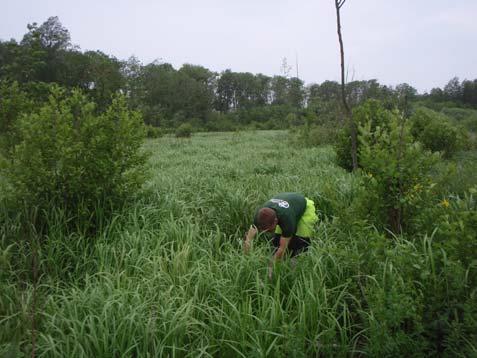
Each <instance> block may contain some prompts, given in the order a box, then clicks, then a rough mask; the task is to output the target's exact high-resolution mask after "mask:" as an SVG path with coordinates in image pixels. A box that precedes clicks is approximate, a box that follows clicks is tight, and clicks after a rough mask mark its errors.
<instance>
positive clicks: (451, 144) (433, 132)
mask: <svg viewBox="0 0 477 358" xmlns="http://www.w3.org/2000/svg"><path fill="white" fill-rule="evenodd" d="M411 123H412V126H411V133H412V135H413V137H414V138H415V139H416V140H418V141H419V142H421V143H422V144H423V145H424V147H425V148H426V149H429V150H431V151H433V152H441V153H443V155H444V156H445V157H451V156H452V155H453V154H454V153H455V152H456V151H457V150H458V149H459V145H458V143H459V137H458V131H457V128H455V127H454V126H453V125H452V124H451V123H450V121H449V119H448V118H447V117H446V116H445V115H443V114H440V113H437V112H434V111H432V110H430V109H427V108H419V109H417V110H416V111H415V113H414V114H413V115H412V117H411Z"/></svg>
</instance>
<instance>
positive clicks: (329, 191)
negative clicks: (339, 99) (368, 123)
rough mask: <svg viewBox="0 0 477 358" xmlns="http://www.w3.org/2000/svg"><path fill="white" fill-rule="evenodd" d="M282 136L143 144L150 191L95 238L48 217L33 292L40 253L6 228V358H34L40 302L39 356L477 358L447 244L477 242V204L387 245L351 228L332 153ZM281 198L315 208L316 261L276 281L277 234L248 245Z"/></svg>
mask: <svg viewBox="0 0 477 358" xmlns="http://www.w3.org/2000/svg"><path fill="white" fill-rule="evenodd" d="M393 122H394V119H392V120H391V123H390V128H393V127H394V124H393ZM285 136H286V133H285V132H282V131H280V132H279V131H261V132H244V131H241V132H234V133H226V134H224V133H197V134H196V135H194V136H193V137H192V138H191V139H190V141H189V142H188V145H186V146H185V145H182V143H180V141H178V140H176V139H175V138H171V137H169V136H164V137H162V138H159V139H157V140H150V141H146V142H145V144H144V147H145V148H144V149H145V150H146V151H148V152H151V153H154V155H153V156H152V157H151V158H150V166H151V168H153V175H152V177H151V178H150V180H149V181H148V182H147V183H146V185H145V191H144V192H143V194H142V195H140V196H139V197H137V198H136V199H135V200H133V201H131V203H130V205H129V206H128V207H127V208H124V210H123V211H121V212H118V213H115V214H114V216H113V219H112V220H108V222H107V224H106V225H105V226H104V229H103V230H102V231H101V232H99V233H98V235H97V238H96V240H94V241H91V240H88V237H86V236H84V235H82V234H81V233H75V234H67V233H65V230H63V229H62V227H63V226H64V221H63V220H62V219H61V215H60V214H61V213H58V216H57V217H55V218H53V219H52V222H51V224H52V225H51V227H52V229H51V230H50V231H49V233H48V234H47V235H46V236H45V240H44V241H43V243H42V244H43V245H42V249H41V250H40V251H39V252H38V257H37V262H38V267H39V276H38V280H39V282H38V285H37V287H36V291H35V294H33V292H34V290H33V286H32V285H31V282H32V278H31V274H30V267H31V263H32V261H31V260H30V261H29V260H26V257H28V256H27V253H28V252H29V250H28V249H29V247H28V246H27V245H25V247H24V251H21V252H23V255H18V254H17V252H18V251H19V249H18V247H19V246H20V245H22V244H25V240H20V239H18V240H16V241H14V244H13V245H11V242H6V240H5V238H6V237H7V235H6V234H8V235H11V234H9V233H11V232H15V231H16V232H17V234H18V238H22V237H23V236H22V235H24V232H23V230H22V229H23V228H24V227H23V226H22V225H21V224H20V223H19V222H18V221H16V220H15V219H14V218H12V219H11V220H10V221H9V222H7V223H6V225H2V226H0V315H1V316H2V325H3V326H2V327H5V329H2V330H0V354H1V355H5V354H9V353H11V352H14V353H13V354H16V353H17V352H18V355H25V356H26V355H28V356H30V355H32V351H33V349H32V345H31V342H32V331H31V329H30V327H31V320H32V317H33V315H32V312H34V310H33V306H34V304H33V303H34V302H35V301H34V300H33V297H36V302H35V304H36V306H35V307H41V310H40V309H38V310H37V314H36V316H35V319H36V326H37V327H38V330H37V335H36V344H35V355H37V356H49V357H63V356H78V355H80V356H81V355H85V356H108V355H118V356H123V355H126V356H127V355H135V356H147V355H150V356H174V355H175V356H200V355H208V356H218V357H234V356H241V355H244V356H251V357H254V356H277V357H280V356H284V355H286V356H292V357H293V356H296V357H316V356H318V357H319V356H326V357H327V356H331V357H334V356H339V357H341V356H370V357H381V356H383V357H384V356H392V357H394V356H473V355H475V352H476V347H475V343H474V342H475V341H476V338H477V337H476V332H477V311H476V307H475V287H476V283H475V277H477V276H476V271H475V270H476V267H475V265H474V266H472V262H471V261H472V257H471V255H470V254H469V256H468V257H467V258H466V261H459V260H458V259H456V258H457V256H456V253H457V251H453V252H452V253H451V252H450V251H449V252H448V251H447V250H454V247H450V246H443V245H441V244H440V243H441V242H445V241H446V235H448V234H447V233H448V232H452V235H453V237H454V238H456V239H457V238H458V236H459V235H462V234H464V235H465V236H466V237H467V236H469V237H470V236H472V234H473V231H472V230H474V228H473V227H474V223H473V218H472V212H475V204H472V201H470V199H469V198H468V197H467V198H462V199H459V198H452V199H451V198H448V199H449V206H448V207H447V208H445V207H444V206H443V205H439V204H438V205H434V204H433V205H432V210H434V214H439V215H440V214H441V213H442V214H443V215H446V213H447V214H448V215H449V219H448V221H449V224H450V225H451V227H449V228H446V227H444V226H442V229H443V230H442V231H436V233H435V234H434V236H432V235H431V233H432V232H433V231H434V229H435V228H436V227H437V226H439V229H438V230H440V227H441V226H440V223H441V221H440V220H439V222H438V220H434V221H429V222H428V223H426V224H425V225H427V228H426V229H425V230H424V228H423V230H422V232H419V233H415V234H414V235H413V236H412V237H409V238H408V239H406V238H405V237H401V236H397V237H395V238H394V239H393V240H390V239H389V236H387V235H386V233H384V232H381V231H379V230H378V229H377V228H376V227H373V226H371V225H369V223H365V222H363V221H362V220H360V218H359V217H357V216H356V215H354V221H355V223H354V224H353V225H349V226H346V227H345V226H343V225H342V222H341V219H342V217H343V216H345V215H347V214H348V213H350V212H351V210H350V205H351V204H352V203H353V202H354V201H355V200H356V196H357V195H360V194H359V192H360V191H361V190H362V187H360V186H359V184H360V182H361V177H360V176H358V175H354V174H349V173H346V172H345V171H344V170H342V169H341V168H338V167H337V166H336V165H335V164H334V153H333V151H332V150H331V148H330V147H327V148H318V147H305V148H297V147H295V146H290V145H277V143H282V141H283V139H284V137H285ZM263 158H266V159H267V161H266V162H264V161H263ZM277 187H279V188H280V189H281V190H284V191H301V192H303V193H304V194H305V195H306V196H307V197H310V198H312V199H313V200H315V203H316V204H317V205H316V207H317V210H318V212H319V214H320V217H321V220H320V222H319V223H318V225H317V227H316V236H315V237H314V238H313V240H312V244H311V248H310V250H309V252H308V253H307V254H305V255H302V256H300V257H298V258H297V260H296V261H295V263H296V265H294V266H293V264H292V263H291V262H290V261H287V260H285V261H283V262H281V263H280V264H278V265H276V267H275V272H274V277H273V279H272V280H271V281H270V280H268V278H267V263H268V262H269V257H270V256H269V255H270V254H271V250H270V248H269V247H268V243H267V242H266V240H265V238H257V239H256V240H254V242H253V245H254V248H253V250H252V252H251V253H250V254H249V255H242V253H241V242H242V240H243V234H244V231H245V230H246V229H247V228H248V227H249V225H250V220H251V219H252V217H253V213H254V210H255V208H256V207H257V206H258V205H260V204H261V203H263V202H264V201H265V200H267V199H268V198H269V197H270V195H272V194H274V193H276V191H277ZM438 200H439V201H443V199H442V198H439V199H438ZM430 206H431V205H430V204H429V205H428V207H430ZM454 209H457V213H453V212H452V211H453V210H454ZM460 211H462V215H463V216H461V213H460ZM464 212H468V213H467V214H464ZM2 213H3V211H0V215H2ZM103 214H104V213H102V212H101V211H100V210H98V213H97V215H103ZM426 217H427V215H426ZM428 217H429V218H432V217H433V214H432V213H431V212H429V216H428ZM436 217H437V218H440V216H434V218H436ZM421 218H422V220H424V217H421ZM460 221H462V222H463V224H462V225H463V228H464V230H463V228H461V227H460V226H459V225H460V224H459V222H460ZM420 225H424V221H422V222H421V224H420ZM454 230H455V232H454ZM474 231H475V230H474ZM426 233H428V235H426ZM10 245H11V246H10ZM466 245H467V244H466ZM9 246H10V247H9ZM459 250H460V249H459ZM466 250H468V248H467V246H463V247H462V251H466ZM472 255H473V254H472ZM18 262H21V263H22V264H23V263H25V265H26V266H18V264H17V263H18ZM468 262H470V266H466V264H467V263H468ZM25 267H26V269H25ZM85 332H89V333H88V334H85ZM91 332H92V333H91Z"/></svg>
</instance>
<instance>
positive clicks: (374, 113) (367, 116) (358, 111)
mask: <svg viewBox="0 0 477 358" xmlns="http://www.w3.org/2000/svg"><path fill="white" fill-rule="evenodd" d="M390 119H391V113H390V112H389V111H388V110H387V109H386V108H385V107H384V105H383V104H382V103H381V102H380V101H377V100H368V101H366V102H364V103H363V104H361V105H360V106H358V107H356V108H355V109H354V110H353V120H354V121H355V123H356V125H357V126H364V125H366V126H369V130H370V131H371V132H374V131H375V130H376V129H377V128H381V129H385V128H388V126H389V122H390ZM357 146H358V148H357V149H358V165H361V164H360V158H359V146H360V143H359V141H358V143H357ZM335 150H336V160H337V163H338V165H339V166H341V167H342V168H344V169H347V170H351V169H352V168H353V163H352V160H351V130H350V128H349V125H348V123H344V124H343V126H342V129H341V131H340V133H339V134H338V136H337V141H336V144H335Z"/></svg>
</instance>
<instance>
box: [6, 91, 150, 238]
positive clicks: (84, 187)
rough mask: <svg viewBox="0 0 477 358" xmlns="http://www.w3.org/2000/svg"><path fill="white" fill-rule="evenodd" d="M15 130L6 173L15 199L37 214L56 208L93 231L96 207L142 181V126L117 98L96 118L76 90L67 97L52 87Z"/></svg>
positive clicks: (118, 200)
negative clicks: (45, 99)
mask: <svg viewBox="0 0 477 358" xmlns="http://www.w3.org/2000/svg"><path fill="white" fill-rule="evenodd" d="M17 130H18V133H19V135H20V139H21V140H20V143H19V145H17V146H16V147H15V151H14V152H13V154H12V165H11V168H10V169H11V170H9V171H8V172H7V173H8V174H9V177H10V182H11V183H12V184H14V186H15V189H16V195H17V196H18V198H19V199H20V200H19V201H20V202H25V203H28V206H29V207H32V208H33V207H35V208H38V212H39V213H42V215H46V213H48V212H51V211H52V210H58V209H60V210H62V211H64V213H65V215H66V217H67V218H68V219H75V220H72V222H74V223H75V224H78V225H83V224H84V225H85V227H88V228H93V229H94V228H95V226H96V224H97V223H96V222H95V219H94V217H95V216H94V215H93V214H94V213H95V210H96V209H97V208H98V207H100V208H101V210H103V211H108V209H107V208H115V207H117V206H118V205H121V204H122V203H123V202H124V200H125V199H126V198H128V197H129V196H130V195H131V194H133V193H134V192H135V191H136V190H137V189H138V188H139V187H140V186H141V185H142V183H143V179H144V169H143V164H144V163H145V160H146V157H145V155H144V154H142V153H141V152H140V146H141V144H142V140H143V137H144V125H143V122H142V118H141V116H140V115H139V113H137V112H134V111H129V110H128V108H127V106H126V101H125V99H124V97H122V96H117V97H115V98H114V99H113V102H112V104H111V106H110V107H109V108H108V109H107V111H106V112H105V113H103V114H100V115H96V114H95V105H94V103H92V102H89V100H88V99H87V98H86V97H85V96H84V95H83V94H82V93H81V92H79V91H73V92H72V94H71V96H67V95H66V94H65V92H64V91H63V90H62V89H61V88H59V87H54V88H52V90H51V95H50V97H49V101H48V103H47V104H45V105H44V106H43V107H42V108H40V109H39V110H38V111H37V112H36V113H32V114H30V115H25V116H23V117H22V118H21V120H20V121H19V122H18V125H17ZM44 213H45V214H44ZM45 220H46V219H45V218H44V217H43V220H42V218H41V217H40V218H39V221H40V224H41V222H42V221H43V222H44V221H45Z"/></svg>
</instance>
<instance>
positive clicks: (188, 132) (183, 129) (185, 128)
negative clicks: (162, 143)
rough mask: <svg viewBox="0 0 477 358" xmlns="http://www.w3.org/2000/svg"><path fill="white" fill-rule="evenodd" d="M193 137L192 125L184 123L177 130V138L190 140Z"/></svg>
mask: <svg viewBox="0 0 477 358" xmlns="http://www.w3.org/2000/svg"><path fill="white" fill-rule="evenodd" d="M191 136H192V126H191V125H190V123H182V124H181V125H180V126H179V127H177V129H176V137H177V138H190V137H191Z"/></svg>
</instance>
